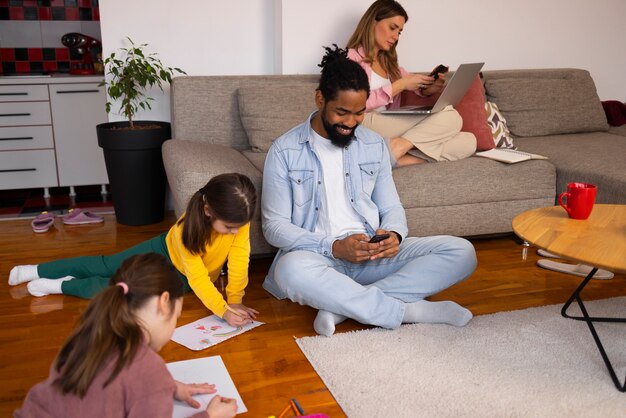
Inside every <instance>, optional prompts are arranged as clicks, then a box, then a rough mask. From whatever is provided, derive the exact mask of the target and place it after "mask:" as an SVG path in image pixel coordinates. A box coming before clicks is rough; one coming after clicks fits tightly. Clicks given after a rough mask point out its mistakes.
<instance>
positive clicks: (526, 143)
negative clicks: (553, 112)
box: [515, 132, 626, 204]
mask: <svg viewBox="0 0 626 418" xmlns="http://www.w3.org/2000/svg"><path fill="white" fill-rule="evenodd" d="M515 144H516V145H517V146H518V148H519V149H520V150H522V151H528V152H532V153H535V154H541V155H545V156H547V157H549V158H550V160H549V161H550V162H551V163H552V164H554V166H555V167H556V170H557V183H556V186H557V187H556V189H557V190H556V194H557V196H558V194H560V193H562V192H564V191H565V190H566V188H567V183H571V182H574V181H578V182H584V183H592V184H595V185H597V186H598V194H597V196H596V203H611V204H626V193H624V190H626V163H625V162H624V155H626V138H625V137H623V136H620V135H613V134H610V133H607V132H591V133H584V134H570V135H556V136H550V137H533V138H516V139H515Z"/></svg>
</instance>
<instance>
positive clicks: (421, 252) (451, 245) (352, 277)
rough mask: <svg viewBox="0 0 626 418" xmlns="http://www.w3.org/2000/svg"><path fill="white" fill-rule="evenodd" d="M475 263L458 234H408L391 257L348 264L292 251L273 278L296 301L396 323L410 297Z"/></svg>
mask: <svg viewBox="0 0 626 418" xmlns="http://www.w3.org/2000/svg"><path fill="white" fill-rule="evenodd" d="M475 268H476V252H475V250H474V247H473V246H472V244H471V243H470V242H469V241H467V240H465V239H463V238H458V237H452V236H445V235H441V236H432V237H423V238H414V237H409V238H406V239H404V240H403V241H402V244H401V245H400V251H399V253H398V254H396V256H395V257H393V258H383V259H378V260H374V261H366V262H364V263H361V264H353V263H350V262H347V261H344V260H337V259H333V258H331V257H326V256H323V255H320V254H317V253H313V252H310V251H293V252H290V253H287V254H285V255H283V256H282V258H281V259H280V260H279V261H278V263H277V265H276V271H275V280H276V283H277V284H278V286H280V288H281V289H282V290H283V291H284V292H285V293H286V294H287V297H288V298H289V299H291V300H292V301H294V302H297V303H299V304H301V305H308V306H311V307H313V308H315V309H320V310H325V311H329V312H332V313H335V314H339V315H343V316H346V317H348V318H352V319H355V320H356V321H359V322H360V323H362V324H370V325H376V326H380V327H384V328H398V327H399V326H400V325H401V324H402V318H403V316H404V303H410V302H416V301H418V300H422V299H424V298H426V297H427V296H430V295H433V294H435V293H437V292H440V291H442V290H444V289H446V288H448V287H450V286H452V285H454V284H456V283H458V282H460V281H463V280H465V279H466V278H467V277H469V276H470V275H471V274H472V272H473V271H474V269H475Z"/></svg>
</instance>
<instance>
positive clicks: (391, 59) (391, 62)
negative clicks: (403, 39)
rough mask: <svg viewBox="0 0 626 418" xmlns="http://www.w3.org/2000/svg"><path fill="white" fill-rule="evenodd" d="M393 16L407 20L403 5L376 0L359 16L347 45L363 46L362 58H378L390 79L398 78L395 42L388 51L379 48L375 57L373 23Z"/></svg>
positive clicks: (352, 46)
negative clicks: (359, 18)
mask: <svg viewBox="0 0 626 418" xmlns="http://www.w3.org/2000/svg"><path fill="white" fill-rule="evenodd" d="M395 16H402V17H403V18H404V21H405V22H407V21H408V20H409V15H407V13H406V11H405V10H404V7H402V5H400V3H398V2H397V1H394V0H376V1H375V2H374V3H372V5H371V6H370V7H369V8H368V9H367V10H366V11H365V14H364V15H363V16H362V17H361V20H360V21H359V23H358V25H357V26H356V29H355V30H354V33H353V34H352V36H351V37H350V40H349V41H348V45H347V48H354V49H357V48H359V47H363V50H364V52H365V56H364V57H363V60H364V61H365V62H367V63H369V64H372V63H373V62H374V61H375V60H376V59H378V61H379V63H380V65H381V67H383V70H385V72H386V73H387V74H388V75H389V78H390V79H391V81H396V80H397V79H399V78H400V67H399V65H398V55H397V54H396V45H397V43H396V45H394V46H393V47H392V48H391V49H390V50H389V51H382V50H381V51H380V52H379V53H378V57H375V56H374V48H375V46H376V43H375V42H376V41H375V39H374V25H375V24H376V23H377V22H379V21H381V20H383V19H388V18H390V17H395Z"/></svg>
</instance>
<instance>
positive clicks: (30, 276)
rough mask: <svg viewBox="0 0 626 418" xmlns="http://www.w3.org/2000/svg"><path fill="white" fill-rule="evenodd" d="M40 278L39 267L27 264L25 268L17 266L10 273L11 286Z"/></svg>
mask: <svg viewBox="0 0 626 418" xmlns="http://www.w3.org/2000/svg"><path fill="white" fill-rule="evenodd" d="M39 278H40V277H39V273H38V272H37V265H32V264H27V265H24V266H15V267H13V268H12V269H11V272H10V273H9V285H10V286H15V285H18V284H22V283H26V282H30V281H31V280H35V279H39Z"/></svg>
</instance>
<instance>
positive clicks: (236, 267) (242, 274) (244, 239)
mask: <svg viewBox="0 0 626 418" xmlns="http://www.w3.org/2000/svg"><path fill="white" fill-rule="evenodd" d="M249 265H250V224H249V223H248V224H246V225H244V226H242V227H241V228H239V232H237V234H236V235H235V239H234V240H233V243H232V245H231V247H230V250H229V251H228V284H227V285H226V297H227V299H228V303H242V301H243V295H244V294H245V288H246V286H247V285H248V267H249Z"/></svg>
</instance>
